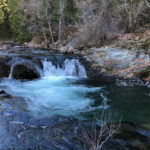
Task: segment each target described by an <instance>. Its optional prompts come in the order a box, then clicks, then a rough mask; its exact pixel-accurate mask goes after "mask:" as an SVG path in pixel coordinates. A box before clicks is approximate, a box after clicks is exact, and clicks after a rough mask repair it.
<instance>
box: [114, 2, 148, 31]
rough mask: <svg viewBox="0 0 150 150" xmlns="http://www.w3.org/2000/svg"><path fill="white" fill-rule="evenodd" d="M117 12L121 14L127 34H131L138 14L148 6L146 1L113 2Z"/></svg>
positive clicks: (135, 25)
mask: <svg viewBox="0 0 150 150" xmlns="http://www.w3.org/2000/svg"><path fill="white" fill-rule="evenodd" d="M114 2H115V3H116V6H117V11H118V12H119V13H121V15H122V16H123V18H124V21H125V24H126V30H127V32H133V31H134V30H135V29H136V27H137V20H138V17H139V15H140V14H142V12H143V11H144V10H145V8H146V7H148V6H149V3H148V1H147V0H123V1H121V2H119V1H118V0H115V1H114Z"/></svg>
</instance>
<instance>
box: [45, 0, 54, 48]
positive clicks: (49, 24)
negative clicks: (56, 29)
mask: <svg viewBox="0 0 150 150" xmlns="http://www.w3.org/2000/svg"><path fill="white" fill-rule="evenodd" d="M48 6H49V3H48V0H46V3H45V15H46V19H47V22H48V28H49V34H50V37H51V40H52V44H53V47H55V41H54V36H53V32H52V28H51V19H50V16H49V13H48V9H49V8H48Z"/></svg>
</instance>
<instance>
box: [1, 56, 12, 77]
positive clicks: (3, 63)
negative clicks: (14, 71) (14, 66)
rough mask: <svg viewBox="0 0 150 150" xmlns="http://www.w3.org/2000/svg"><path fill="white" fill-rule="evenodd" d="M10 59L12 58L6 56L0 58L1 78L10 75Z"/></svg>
mask: <svg viewBox="0 0 150 150" xmlns="http://www.w3.org/2000/svg"><path fill="white" fill-rule="evenodd" d="M9 60H10V58H9V57H5V56H4V57H1V58H0V78H3V77H8V76H9V73H10V66H9V65H8V64H7V62H8V61H9Z"/></svg>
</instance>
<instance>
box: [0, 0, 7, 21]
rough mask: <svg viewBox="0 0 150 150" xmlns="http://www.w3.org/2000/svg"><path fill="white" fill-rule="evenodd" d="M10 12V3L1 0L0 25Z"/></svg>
mask: <svg viewBox="0 0 150 150" xmlns="http://www.w3.org/2000/svg"><path fill="white" fill-rule="evenodd" d="M8 12H9V1H8V0H0V23H3V22H4V19H5V14H6V13H8Z"/></svg>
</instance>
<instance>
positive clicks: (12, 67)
mask: <svg viewBox="0 0 150 150" xmlns="http://www.w3.org/2000/svg"><path fill="white" fill-rule="evenodd" d="M13 69H14V65H12V66H11V69H10V73H9V76H8V79H11V78H12V73H13Z"/></svg>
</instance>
